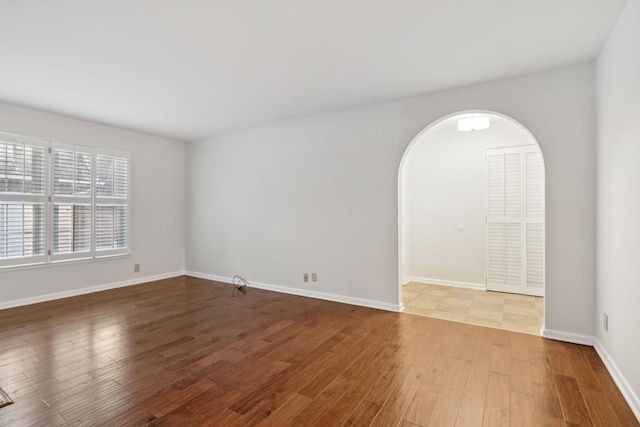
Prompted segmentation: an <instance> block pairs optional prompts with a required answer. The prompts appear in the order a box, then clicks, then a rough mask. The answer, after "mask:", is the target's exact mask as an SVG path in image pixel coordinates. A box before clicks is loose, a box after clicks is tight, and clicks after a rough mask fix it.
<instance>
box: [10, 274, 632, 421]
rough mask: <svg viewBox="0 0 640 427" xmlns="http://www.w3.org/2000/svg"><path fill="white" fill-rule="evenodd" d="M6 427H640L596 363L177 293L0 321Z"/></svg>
mask: <svg viewBox="0 0 640 427" xmlns="http://www.w3.org/2000/svg"><path fill="white" fill-rule="evenodd" d="M0 387H2V388H3V389H4V390H5V391H6V392H7V394H8V395H9V396H10V397H11V398H12V399H13V400H14V402H15V403H14V404H12V405H9V406H6V407H4V408H0V425H2V426H5V425H9V426H26V425H46V426H55V425H105V426H123V425H124V426H136V425H150V426H253V425H259V426H314V425H316V426H342V425H344V426H369V425H371V426H393V425H400V426H404V427H415V426H425V427H426V426H438V427H442V426H453V425H456V426H481V425H484V426H502V425H504V426H507V425H510V426H608V427H610V426H638V425H640V424H638V421H637V420H636V419H635V417H634V415H633V413H632V412H631V410H630V408H629V407H628V406H627V404H626V402H625V401H624V399H623V398H622V395H621V394H620V392H619V391H618V389H617V388H616V386H615V383H614V382H613V380H612V379H611V377H610V375H609V374H608V372H607V371H606V369H605V367H604V365H603V364H602V362H601V360H600V359H599V358H598V356H597V354H596V353H595V351H594V350H593V348H591V347H584V346H578V345H572V344H566V343H560V342H556V341H549V340H544V339H542V338H540V337H535V336H532V335H527V334H521V333H516V332H509V331H503V330H498V329H491V328H485V327H481V326H474V325H466V324H461V323H457V322H449V321H446V320H440V319H433V318H427V317H422V316H415V315H411V314H398V313H390V312H384V311H379V310H373V309H367V308H363V307H356V306H350V305H345V304H337V303H331V302H326V301H320V300H314V299H309V298H302V297H295V296H291V295H286V294H278V293H273V292H267V291H262V290H258V289H251V288H249V290H248V292H247V294H246V295H238V296H233V293H232V287H231V286H230V285H227V284H220V283H216V282H211V281H207V280H202V279H196V278H192V277H178V278H174V279H168V280H162V281H158V282H152V283H148V284H143V285H137V286H131V287H127V288H120V289H115V290H110V291H105V292H99V293H94V294H90V295H84V296H79V297H74V298H67V299H63V300H57V301H51V302H47V303H42V304H36V305H31V306H27V307H20V308H15V309H9V310H4V311H0Z"/></svg>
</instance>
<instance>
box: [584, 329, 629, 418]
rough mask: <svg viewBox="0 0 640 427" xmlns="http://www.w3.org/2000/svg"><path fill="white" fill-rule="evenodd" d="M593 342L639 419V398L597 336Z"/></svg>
mask: <svg viewBox="0 0 640 427" xmlns="http://www.w3.org/2000/svg"><path fill="white" fill-rule="evenodd" d="M594 344H595V345H594V346H593V347H594V348H595V349H596V352H597V353H598V355H599V356H600V359H602V362H603V363H604V366H606V367H607V370H608V371H609V373H610V374H611V377H612V378H613V381H615V383H616V385H617V386H618V388H619V389H620V392H621V393H622V395H623V396H624V398H625V400H626V401H627V403H628V404H629V407H630V408H631V410H632V411H633V414H634V415H635V416H636V418H637V419H638V421H640V398H638V395H637V394H636V393H635V392H634V391H633V389H632V388H631V386H630V385H629V383H628V382H627V380H626V378H625V377H624V375H622V372H620V369H619V368H618V365H616V363H615V362H614V361H613V359H612V358H611V356H610V355H609V353H607V350H605V348H604V346H603V345H602V343H601V342H600V340H599V339H598V338H594Z"/></svg>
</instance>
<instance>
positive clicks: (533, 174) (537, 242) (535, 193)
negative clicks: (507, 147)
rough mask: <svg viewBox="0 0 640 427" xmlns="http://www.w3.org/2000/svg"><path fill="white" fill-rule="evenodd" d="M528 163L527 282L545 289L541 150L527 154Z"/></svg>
mask: <svg viewBox="0 0 640 427" xmlns="http://www.w3.org/2000/svg"><path fill="white" fill-rule="evenodd" d="M525 164H526V188H525V194H526V204H525V209H526V217H525V221H526V250H527V259H526V274H527V276H526V283H525V286H526V287H527V288H529V289H540V290H541V289H544V209H545V208H544V185H545V184H544V164H543V161H542V154H540V152H539V151H532V152H527V153H526V154H525Z"/></svg>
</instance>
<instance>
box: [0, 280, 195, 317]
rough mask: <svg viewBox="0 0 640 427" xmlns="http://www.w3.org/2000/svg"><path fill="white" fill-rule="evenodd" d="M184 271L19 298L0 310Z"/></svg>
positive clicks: (7, 302) (7, 303) (3, 305)
mask: <svg viewBox="0 0 640 427" xmlns="http://www.w3.org/2000/svg"><path fill="white" fill-rule="evenodd" d="M184 274H185V272H184V271H173V272H171V273H164V274H157V275H155V276H145V277H136V278H135V279H130V280H124V281H121V282H114V283H105V284H103V285H97V286H90V287H86V288H80V289H72V290H70V291H64V292H55V293H52V294H45V295H38V296H35V297H29V298H21V299H16V300H12V301H4V302H0V310H4V309H7V308H13V307H20V306H23V305H30V304H37V303H39V302H46V301H53V300H57V299H61V298H69V297H75V296H78V295H85V294H90V293H93V292H99V291H106V290H108V289H116V288H123V287H125V286H132V285H139V284H140V283H146V282H153V281H155V280H162V279H169V278H172V277H177V276H184Z"/></svg>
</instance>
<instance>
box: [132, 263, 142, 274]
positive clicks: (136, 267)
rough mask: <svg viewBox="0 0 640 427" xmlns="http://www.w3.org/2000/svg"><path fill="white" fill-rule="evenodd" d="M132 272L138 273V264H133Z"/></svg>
mask: <svg viewBox="0 0 640 427" xmlns="http://www.w3.org/2000/svg"><path fill="white" fill-rule="evenodd" d="M133 272H134V273H140V264H133Z"/></svg>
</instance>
